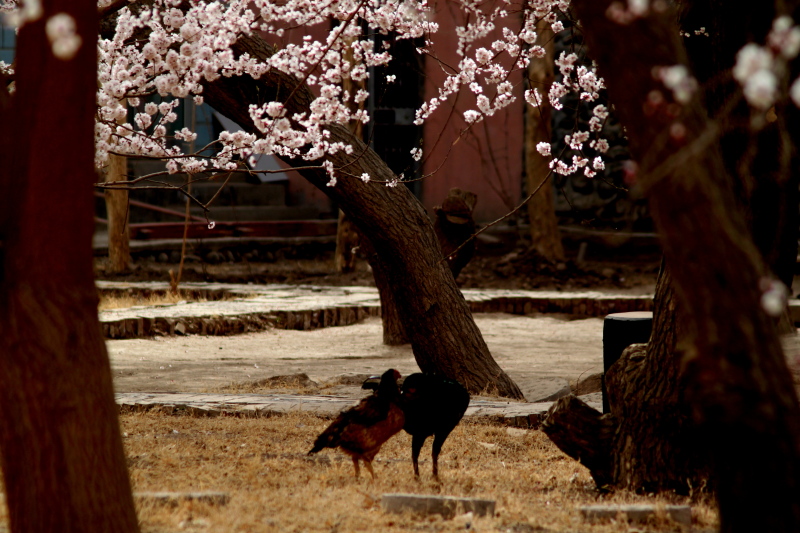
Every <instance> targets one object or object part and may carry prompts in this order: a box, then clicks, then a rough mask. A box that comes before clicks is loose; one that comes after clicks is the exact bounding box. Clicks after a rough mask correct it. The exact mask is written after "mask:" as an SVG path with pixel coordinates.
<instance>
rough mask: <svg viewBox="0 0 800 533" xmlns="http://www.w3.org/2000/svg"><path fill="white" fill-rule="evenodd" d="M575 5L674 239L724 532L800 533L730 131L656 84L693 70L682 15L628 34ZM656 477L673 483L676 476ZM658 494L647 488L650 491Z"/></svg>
mask: <svg viewBox="0 0 800 533" xmlns="http://www.w3.org/2000/svg"><path fill="white" fill-rule="evenodd" d="M574 5H575V9H576V12H577V15H578V18H579V19H580V20H581V21H582V23H583V29H584V36H585V39H586V42H587V44H588V46H589V49H590V50H591V55H592V57H593V59H595V61H597V63H598V65H599V69H600V74H601V75H603V76H604V78H605V80H606V83H607V84H608V92H609V97H610V100H611V101H612V102H614V104H615V106H616V109H617V113H618V116H619V118H620V121H621V122H622V123H623V124H624V125H625V127H626V128H627V131H628V137H629V140H630V148H631V152H632V154H633V155H634V157H635V158H636V159H637V161H638V162H639V171H638V180H639V186H640V187H642V189H643V190H644V192H645V193H646V194H647V196H648V198H649V201H650V208H651V212H652V215H653V219H654V221H655V223H656V226H657V228H658V230H659V233H660V236H661V240H662V244H663V248H664V252H665V258H666V262H667V265H668V266H669V267H670V269H671V272H672V276H673V281H674V287H675V298H676V304H677V305H678V306H679V307H680V309H681V311H682V312H683V313H685V315H684V318H685V319H684V321H682V322H681V323H682V324H684V326H685V330H684V333H685V335H682V338H681V348H682V350H681V352H680V354H679V360H678V361H677V362H676V365H677V368H679V369H681V370H682V375H681V381H682V383H681V387H680V388H681V389H682V390H683V391H684V397H683V398H682V400H685V402H686V405H687V408H688V412H689V413H690V414H691V416H692V419H693V422H694V424H695V426H696V428H697V429H696V434H695V438H694V439H693V440H692V442H691V445H692V446H693V447H697V448H698V449H699V450H700V453H701V454H702V453H705V454H707V457H709V460H710V467H711V472H712V475H713V479H714V484H715V487H716V490H717V495H718V501H719V505H720V511H721V519H722V531H725V532H727V531H754V530H762V531H767V530H769V531H787V532H788V531H798V530H800V408H799V407H798V401H797V397H796V395H795V393H794V390H793V388H792V383H791V381H790V378H789V373H788V371H787V368H786V362H785V360H784V357H783V353H782V351H781V346H780V343H779V340H778V331H777V328H776V324H775V321H774V319H773V318H772V317H770V316H768V315H767V314H766V313H765V311H764V309H762V307H761V296H762V291H763V289H762V288H761V286H762V280H763V279H764V278H765V277H768V276H769V269H768V267H767V265H766V264H765V263H764V261H763V260H762V258H761V255H760V253H759V251H758V248H757V247H756V246H755V245H754V244H753V241H752V240H751V238H750V235H749V232H748V228H747V224H746V222H745V219H744V217H742V216H741V211H740V209H739V203H738V202H737V201H736V198H735V196H734V194H733V191H732V189H733V188H732V186H731V179H730V177H729V175H728V173H727V172H726V169H725V165H724V162H723V157H722V152H721V150H720V148H719V144H718V139H719V130H718V124H717V123H714V122H711V121H710V120H709V118H708V113H707V110H706V109H705V108H704V107H703V106H702V105H701V102H700V99H699V96H698V95H695V96H694V98H693V99H692V100H691V101H690V102H689V103H687V104H684V105H681V104H678V103H676V102H672V101H671V95H670V94H669V92H668V91H667V89H665V88H664V86H663V85H662V84H661V83H660V82H659V81H658V80H656V79H654V77H653V76H652V73H653V72H657V70H656V69H657V68H659V67H661V66H664V65H676V64H682V63H683V64H685V63H686V57H685V53H684V51H683V47H682V44H681V42H680V41H679V37H678V27H677V25H676V16H675V14H674V13H672V12H671V10H666V11H662V12H656V11H655V10H654V11H653V12H651V13H650V14H648V15H647V16H645V17H643V18H640V19H637V20H634V21H633V22H631V23H630V24H628V25H626V26H620V25H617V24H616V23H614V22H612V21H611V20H610V19H609V18H607V17H606V10H607V9H608V7H609V5H610V1H599V2H598V1H588V0H580V1H578V2H576V3H575V4H574ZM652 91H659V92H661V93H662V94H663V95H664V97H665V98H666V102H665V103H664V105H663V106H662V107H661V108H656V109H655V110H654V112H653V113H651V114H649V116H646V115H644V114H643V112H642V110H643V108H644V109H647V108H646V107H644V105H645V103H646V102H648V95H650V94H651V92H652ZM669 106H671V107H669ZM676 124H679V125H680V126H681V128H679V129H675V128H674V127H673V126H675V125H676ZM676 131H683V132H685V134H684V135H683V136H676V135H675V132H676ZM699 228H702V231H698V229H699ZM648 357H649V354H648ZM644 376H645V377H646V374H644ZM634 379H635V377H634ZM642 385H643V386H647V383H646V382H645V383H643V384H642ZM641 394H644V393H641ZM626 403H627V402H626ZM639 408H641V406H639ZM647 408H648V409H649V408H650V406H649V405H647ZM681 412H682V410H681V409H678V413H679V414H680V413H681ZM614 414H615V416H617V415H616V413H614ZM655 414H656V416H664V414H663V413H660V412H659V411H656V412H655ZM661 435H663V433H661ZM653 437H654V438H657V436H656V435H654V436H653ZM654 438H650V436H649V435H648V434H647V433H646V428H643V432H642V434H641V438H640V439H639V443H638V447H639V449H640V450H642V449H645V448H648V447H649V446H656V445H657V442H655V440H654ZM634 442H635V441H634ZM645 453H647V452H645ZM637 456H638V454H637ZM657 460H659V461H663V458H659V459H657ZM665 466H666V465H665ZM616 475H624V472H618V473H617V474H616ZM655 475H656V482H657V483H659V484H661V483H662V482H663V481H662V480H665V479H667V478H668V477H669V476H670V475H671V474H669V473H668V472H663V471H662V472H661V473H658V472H656V473H655ZM616 481H617V482H618V483H622V484H624V483H625V482H626V480H625V479H617V480H616ZM647 481H648V480H647V476H646V475H644V476H642V479H641V481H640V482H642V483H647ZM763 509H770V512H769V513H763V512H760V511H759V510H763Z"/></svg>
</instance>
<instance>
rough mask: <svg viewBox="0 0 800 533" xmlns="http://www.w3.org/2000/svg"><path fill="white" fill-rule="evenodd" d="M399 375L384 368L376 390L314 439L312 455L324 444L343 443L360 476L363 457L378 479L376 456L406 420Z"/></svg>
mask: <svg viewBox="0 0 800 533" xmlns="http://www.w3.org/2000/svg"><path fill="white" fill-rule="evenodd" d="M399 378H400V373H399V372H398V371H397V370H394V369H390V370H387V371H386V372H384V373H383V375H382V376H381V380H380V383H379V384H378V385H377V387H376V388H377V390H376V391H375V393H374V394H373V395H371V396H368V397H366V398H364V399H363V400H361V401H360V402H359V403H358V405H356V406H355V407H351V408H350V409H348V410H346V411H344V412H342V413H341V414H340V415H339V416H338V417H337V418H336V420H334V421H333V422H331V425H330V426H328V428H327V429H326V430H325V431H323V432H322V433H321V434H320V435H319V437H317V440H315V441H314V447H313V448H311V451H309V452H308V455H312V454H314V453H317V452H318V451H320V450H322V449H323V448H336V447H339V448H341V449H342V451H343V452H345V453H346V454H348V455H349V456H350V457H351V458H352V459H353V466H354V467H355V470H356V477H358V476H359V474H360V469H359V465H358V461H359V460H362V461H364V466H366V467H367V470H368V471H369V473H370V474H372V478H373V479H375V472H374V471H373V470H372V459H373V458H374V457H375V455H376V454H377V453H378V452H379V451H380V449H381V446H382V445H383V443H384V442H386V441H387V440H389V438H390V437H392V436H393V435H394V434H395V433H397V432H398V431H400V430H401V429H402V428H403V423H404V421H405V416H404V415H403V410H402V409H401V408H400V406H399V401H400V391H399V389H398V385H397V380H398V379H399ZM373 388H375V387H373Z"/></svg>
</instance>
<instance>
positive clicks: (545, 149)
mask: <svg viewBox="0 0 800 533" xmlns="http://www.w3.org/2000/svg"><path fill="white" fill-rule="evenodd" d="M550 150H551V147H550V143H546V142H540V143H538V144H537V145H536V151H537V152H539V153H540V154H542V155H544V156H548V155H550Z"/></svg>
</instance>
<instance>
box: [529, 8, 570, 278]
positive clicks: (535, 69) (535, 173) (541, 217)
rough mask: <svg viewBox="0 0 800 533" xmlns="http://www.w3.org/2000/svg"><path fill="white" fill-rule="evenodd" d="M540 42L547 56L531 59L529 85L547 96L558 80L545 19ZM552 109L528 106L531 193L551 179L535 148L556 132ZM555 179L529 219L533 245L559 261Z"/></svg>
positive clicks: (535, 200) (532, 202) (532, 203)
mask: <svg viewBox="0 0 800 533" xmlns="http://www.w3.org/2000/svg"><path fill="white" fill-rule="evenodd" d="M536 29H537V31H538V32H539V41H540V42H541V43H542V47H544V49H545V51H546V52H547V55H546V56H545V57H543V58H541V59H538V60H533V61H531V63H530V65H529V66H528V81H529V83H528V85H529V86H530V87H531V89H533V88H536V89H538V90H539V94H542V95H546V94H547V91H548V90H549V88H550V85H551V84H552V83H553V80H554V79H555V75H554V74H553V39H554V35H553V30H551V29H550V24H549V23H548V22H547V21H545V20H544V19H542V21H541V22H540V23H539V24H538V25H537V28H536ZM551 119H552V108H551V107H550V106H549V105H542V106H539V107H533V106H526V110H525V175H526V180H527V183H526V184H527V187H528V192H529V194H530V192H533V191H534V190H536V188H537V187H538V186H539V184H540V183H541V182H542V180H543V179H548V178H547V176H548V175H549V174H550V168H549V167H548V166H547V163H548V161H547V159H546V158H544V157H542V155H541V154H539V152H537V151H536V145H537V144H538V143H540V142H546V143H548V144H549V143H550V142H552V140H553V138H552V137H553V132H552V128H551V125H550V121H551ZM553 193H554V188H553V185H552V181H551V182H550V183H549V184H547V185H545V186H544V187H542V189H541V190H540V191H539V192H538V193H537V194H535V195H534V196H533V198H531V199H530V200H529V201H528V218H529V219H530V224H531V246H532V247H533V249H534V250H536V253H538V254H539V255H540V256H541V257H543V258H544V259H545V260H547V261H549V262H551V263H556V262H559V261H564V259H565V256H564V246H563V245H562V243H561V232H560V231H559V230H558V219H557V218H556V212H555V206H554V203H555V202H554V200H553Z"/></svg>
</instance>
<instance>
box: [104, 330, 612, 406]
mask: <svg viewBox="0 0 800 533" xmlns="http://www.w3.org/2000/svg"><path fill="white" fill-rule="evenodd" d="M475 318H476V322H477V324H478V327H479V328H480V329H481V331H482V332H483V335H484V338H485V340H486V342H487V344H488V345H489V348H490V350H491V352H492V354H493V355H494V357H495V359H496V360H497V362H498V363H499V364H500V366H501V367H502V368H503V369H505V370H506V371H507V372H508V373H509V374H510V375H511V377H512V378H513V379H514V380H515V381H516V382H517V383H518V384H519V385H520V387H521V388H522V390H523V392H524V393H525V395H526V398H527V399H528V400H529V401H536V400H539V399H543V398H545V397H547V396H549V395H551V394H553V393H555V392H557V391H558V390H559V389H563V387H565V386H566V385H567V381H568V380H570V381H571V380H574V379H576V378H578V377H580V376H581V375H588V374H592V373H596V372H601V371H602V360H603V359H602V350H603V344H602V327H603V321H602V319H599V318H589V319H580V320H568V319H566V318H564V317H556V316H552V315H549V316H535V317H531V316H517V315H506V314H478V315H476V316H475ZM381 335H382V332H381V324H380V319H368V320H367V321H365V322H363V323H360V324H356V325H353V326H346V327H336V328H326V329H318V330H313V331H292V330H270V331H265V332H261V333H253V334H245V335H237V336H230V337H205V336H186V337H156V338H153V339H132V340H112V341H108V348H109V354H110V356H111V364H112V369H113V372H114V378H115V386H116V389H117V391H118V392H141V391H147V392H167V391H170V392H173V391H174V392H214V391H220V390H222V389H223V388H225V387H228V386H230V385H232V384H235V385H237V386H238V387H240V388H245V389H246V388H247V386H248V384H249V385H250V386H252V384H253V383H256V382H259V381H261V380H264V379H266V378H269V377H271V376H278V375H286V374H294V373H298V372H304V373H307V374H308V375H309V376H310V377H311V378H312V379H313V380H314V381H316V382H318V383H325V382H328V383H330V382H332V380H334V378H336V377H337V376H341V375H343V374H377V373H380V372H382V371H384V370H385V369H387V368H392V367H393V368H397V369H398V370H399V371H400V372H401V373H403V374H408V373H411V372H415V371H418V367H417V365H416V363H415V361H414V358H413V355H412V353H411V348H410V347H409V346H401V347H391V346H384V345H383V344H382V342H381ZM345 381H346V380H345ZM352 381H353V383H352V384H357V381H358V379H357V378H356V379H354V380H352ZM352 384H351V385H352ZM350 389H353V390H350ZM350 389H347V390H343V391H338V390H337V389H335V388H333V389H330V388H329V389H328V391H329V392H330V393H339V392H342V393H344V394H358V389H357V388H356V387H352V386H351V387H350Z"/></svg>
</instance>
